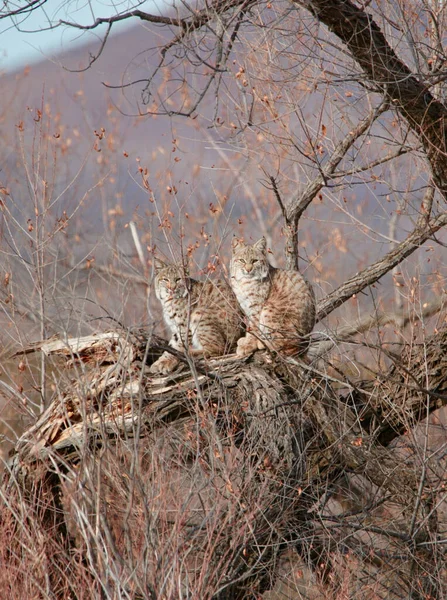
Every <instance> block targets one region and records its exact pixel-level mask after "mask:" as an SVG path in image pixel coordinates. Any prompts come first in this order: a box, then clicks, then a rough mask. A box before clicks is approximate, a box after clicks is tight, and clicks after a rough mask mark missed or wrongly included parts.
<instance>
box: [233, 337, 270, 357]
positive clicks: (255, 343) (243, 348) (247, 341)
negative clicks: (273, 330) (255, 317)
mask: <svg viewBox="0 0 447 600" xmlns="http://www.w3.org/2000/svg"><path fill="white" fill-rule="evenodd" d="M263 347H264V346H263V344H262V342H261V341H260V340H258V338H257V337H255V336H254V335H253V334H251V333H249V332H248V333H247V334H246V335H245V336H244V337H241V338H239V339H238V341H237V350H236V355H237V356H247V355H248V354H251V353H252V352H254V351H255V350H260V349H262V348H263Z"/></svg>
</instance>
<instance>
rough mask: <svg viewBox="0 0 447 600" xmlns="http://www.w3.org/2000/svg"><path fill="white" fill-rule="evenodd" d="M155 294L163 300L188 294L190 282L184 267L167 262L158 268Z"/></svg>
mask: <svg viewBox="0 0 447 600" xmlns="http://www.w3.org/2000/svg"><path fill="white" fill-rule="evenodd" d="M156 269H157V267H156ZM155 294H156V296H157V298H158V299H159V300H160V301H161V302H163V301H165V300H173V299H179V298H184V297H185V296H186V295H187V294H188V284H187V278H186V277H185V275H184V273H183V269H181V268H179V267H177V266H175V265H167V264H164V265H163V266H162V267H161V268H159V269H157V271H156V276H155Z"/></svg>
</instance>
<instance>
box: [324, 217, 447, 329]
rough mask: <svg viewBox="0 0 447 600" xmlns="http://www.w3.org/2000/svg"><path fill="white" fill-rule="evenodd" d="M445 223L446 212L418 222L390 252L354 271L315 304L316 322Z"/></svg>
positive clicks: (395, 263)
mask: <svg viewBox="0 0 447 600" xmlns="http://www.w3.org/2000/svg"><path fill="white" fill-rule="evenodd" d="M445 225H447V213H443V214H440V215H438V216H437V217H435V218H433V219H431V220H430V221H429V222H428V223H427V225H425V226H423V227H421V225H420V224H418V225H417V226H416V228H415V229H414V231H413V232H412V233H411V234H410V235H409V236H408V237H407V238H406V239H405V240H404V241H403V242H401V243H400V244H398V245H397V246H396V247H395V248H393V250H391V252H388V254H386V255H385V256H384V257H383V258H381V259H380V260H378V261H377V262H375V263H374V264H372V265H370V266H369V267H367V268H366V269H364V270H363V271H360V272H359V273H356V274H355V275H354V276H353V277H351V278H350V279H348V280H347V281H345V283H343V284H342V285H341V286H340V287H338V288H337V289H336V290H334V291H333V292H331V293H330V294H328V295H327V296H326V297H325V298H323V300H320V302H319V303H318V306H317V322H318V321H321V319H324V317H327V315H329V314H330V313H331V312H332V311H334V310H335V309H336V308H338V307H339V306H341V305H342V304H343V303H344V302H346V300H348V299H349V298H351V297H352V296H353V295H354V294H358V293H359V292H361V291H362V290H364V289H365V288H366V287H368V286H370V285H372V284H373V283H375V282H376V281H378V280H379V279H380V278H381V277H383V276H384V275H385V274H386V273H388V271H391V269H392V268H393V267H395V266H396V265H398V264H399V263H401V262H402V261H403V260H404V259H405V258H407V256H410V254H412V253H413V252H414V251H415V250H417V249H418V248H420V246H422V244H423V243H424V242H426V241H427V240H428V239H429V238H430V237H431V236H432V235H433V234H434V233H436V232H437V231H439V230H440V229H441V228H442V227H444V226H445Z"/></svg>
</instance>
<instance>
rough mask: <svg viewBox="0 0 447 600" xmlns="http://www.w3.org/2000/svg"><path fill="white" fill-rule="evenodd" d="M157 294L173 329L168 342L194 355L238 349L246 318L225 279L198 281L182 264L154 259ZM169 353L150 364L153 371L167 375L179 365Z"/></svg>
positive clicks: (207, 355)
mask: <svg viewBox="0 0 447 600" xmlns="http://www.w3.org/2000/svg"><path fill="white" fill-rule="evenodd" d="M155 294H156V296H157V298H158V299H159V300H160V302H161V305H162V308H163V317H164V320H165V322H166V324H167V326H168V327H169V329H170V330H171V334H172V337H171V340H170V342H169V345H170V346H172V348H175V349H176V350H180V351H182V352H185V351H187V352H188V353H189V354H190V355H192V356H204V357H210V356H222V355H223V354H227V353H231V352H233V351H234V350H235V349H236V342H237V340H238V339H239V338H240V336H241V335H243V331H244V330H243V320H244V317H243V315H242V313H241V311H240V309H239V306H238V303H237V300H236V298H235V295H234V293H233V292H232V290H231V288H230V286H228V285H227V283H226V282H225V281H222V280H220V281H211V280H208V281H205V282H202V281H197V280H195V279H192V278H191V277H188V276H187V275H186V273H185V269H184V268H183V266H178V265H172V264H167V263H165V262H163V261H162V260H160V259H158V258H156V259H155ZM178 362H179V361H178V359H177V358H175V357H174V356H173V355H172V354H169V352H164V353H163V355H162V356H161V357H160V358H159V359H158V360H157V361H156V362H155V363H154V364H153V365H152V366H151V368H150V370H151V372H152V373H162V374H166V373H169V372H170V371H172V370H173V369H174V368H175V367H176V366H177V364H178Z"/></svg>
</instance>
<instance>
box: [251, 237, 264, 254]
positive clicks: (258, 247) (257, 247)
mask: <svg viewBox="0 0 447 600" xmlns="http://www.w3.org/2000/svg"><path fill="white" fill-rule="evenodd" d="M253 248H255V250H260V251H261V252H265V251H266V248H267V242H266V241H265V237H264V236H262V238H261V239H260V240H258V241H257V242H256V243H255V244H253Z"/></svg>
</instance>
